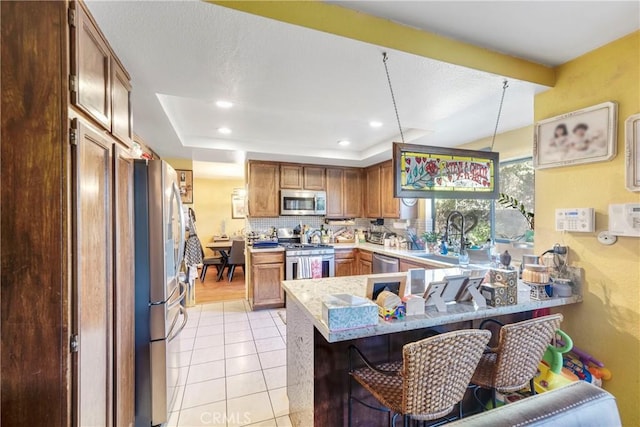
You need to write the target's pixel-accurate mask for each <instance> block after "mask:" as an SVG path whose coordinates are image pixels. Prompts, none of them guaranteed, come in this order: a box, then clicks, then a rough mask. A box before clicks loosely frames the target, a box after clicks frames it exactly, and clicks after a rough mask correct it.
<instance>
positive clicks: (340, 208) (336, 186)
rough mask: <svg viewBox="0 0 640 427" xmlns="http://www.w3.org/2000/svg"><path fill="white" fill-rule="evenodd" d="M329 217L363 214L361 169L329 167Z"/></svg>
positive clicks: (350, 216)
mask: <svg viewBox="0 0 640 427" xmlns="http://www.w3.org/2000/svg"><path fill="white" fill-rule="evenodd" d="M326 174H327V217H329V218H357V217H360V216H361V215H362V197H361V194H362V186H361V182H360V174H361V173H360V169H354V168H327V172H326Z"/></svg>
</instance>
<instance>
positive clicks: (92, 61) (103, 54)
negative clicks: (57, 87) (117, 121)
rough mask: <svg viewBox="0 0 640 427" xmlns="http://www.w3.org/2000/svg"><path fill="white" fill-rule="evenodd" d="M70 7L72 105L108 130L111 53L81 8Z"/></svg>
mask: <svg viewBox="0 0 640 427" xmlns="http://www.w3.org/2000/svg"><path fill="white" fill-rule="evenodd" d="M70 5H71V9H70V10H71V11H70V12H69V21H70V27H71V31H70V38H71V55H70V58H71V70H70V72H71V75H70V81H69V86H70V90H71V103H72V104H73V105H75V106H76V107H78V108H79V109H80V110H82V111H83V112H84V113H86V114H88V115H89V116H90V117H91V118H93V119H94V120H96V121H97V122H98V123H99V124H101V125H102V126H103V127H104V128H105V129H107V130H111V63H112V61H111V50H110V49H109V46H108V44H107V41H106V40H105V38H104V36H103V35H102V33H101V32H100V30H99V29H98V26H97V25H96V23H95V22H94V20H93V18H92V17H91V15H90V14H89V13H88V11H87V10H86V7H85V6H84V4H83V3H80V2H71V3H70Z"/></svg>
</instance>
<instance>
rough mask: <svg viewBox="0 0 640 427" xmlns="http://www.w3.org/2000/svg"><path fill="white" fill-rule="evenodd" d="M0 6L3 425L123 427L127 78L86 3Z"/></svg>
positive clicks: (129, 304) (128, 276) (127, 345)
mask: <svg viewBox="0 0 640 427" xmlns="http://www.w3.org/2000/svg"><path fill="white" fill-rule="evenodd" d="M0 7H1V11H0V12H1V15H0V19H1V23H2V61H1V68H2V100H1V102H2V134H1V156H2V164H1V179H2V188H1V193H2V211H3V212H2V229H1V255H2V257H1V258H2V260H1V263H2V270H1V275H2V285H1V286H2V287H1V295H0V297H1V298H0V299H1V304H2V324H1V336H2V349H1V363H2V389H1V398H2V402H1V419H0V423H1V424H3V425H42V424H47V425H49V426H68V425H79V426H85V425H100V426H130V425H132V424H133V415H134V408H133V396H134V384H133V378H134V376H133V366H134V360H133V348H134V347H133V342H134V336H133V334H134V329H133V303H134V301H133V295H134V279H133V273H134V270H133V269H134V265H133V242H132V240H131V238H130V236H131V234H132V230H133V228H132V221H133V203H132V202H133V197H132V196H133V194H132V189H133V187H132V185H133V182H132V179H133V174H132V171H133V170H132V163H131V162H132V161H131V159H130V158H129V156H128V152H129V148H130V143H131V134H132V133H131V111H130V100H129V98H130V91H131V85H130V83H129V76H128V74H127V73H126V70H124V67H122V65H121V64H120V62H119V61H118V59H117V57H116V55H115V54H114V53H113V51H112V50H111V48H110V47H109V44H108V42H107V41H106V39H105V38H104V36H103V35H102V33H101V32H100V30H99V29H98V27H97V25H96V24H95V22H94V21H93V19H92V18H91V16H90V14H89V13H88V12H87V11H86V10H85V8H84V6H83V5H82V4H78V3H71V4H69V3H67V2H65V1H51V2H49V1H46V2H45V1H43V2H37V1H36V2H26V1H20V2H1V3H0Z"/></svg>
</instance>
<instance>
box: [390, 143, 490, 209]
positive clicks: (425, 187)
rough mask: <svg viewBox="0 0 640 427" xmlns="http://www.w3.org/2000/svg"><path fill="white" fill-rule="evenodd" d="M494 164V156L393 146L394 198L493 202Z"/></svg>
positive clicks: (486, 153) (419, 146)
mask: <svg viewBox="0 0 640 427" xmlns="http://www.w3.org/2000/svg"><path fill="white" fill-rule="evenodd" d="M498 163H499V154H498V153H494V152H488V151H474V150H460V149H452V148H442V147H431V146H426V145H415V144H400V143H394V144H393V166H394V196H395V197H417V198H423V199H426V198H441V199H496V198H498V193H499V190H498V171H499V168H498Z"/></svg>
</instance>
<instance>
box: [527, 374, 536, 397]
mask: <svg viewBox="0 0 640 427" xmlns="http://www.w3.org/2000/svg"><path fill="white" fill-rule="evenodd" d="M529 388H530V389H531V396H535V395H536V385H535V383H534V382H533V378H531V379H530V380H529Z"/></svg>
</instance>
